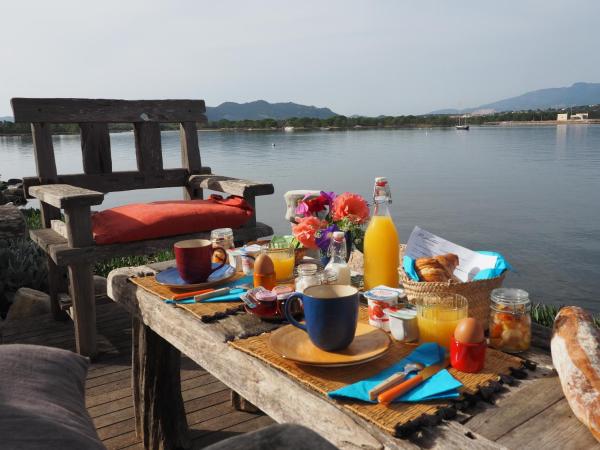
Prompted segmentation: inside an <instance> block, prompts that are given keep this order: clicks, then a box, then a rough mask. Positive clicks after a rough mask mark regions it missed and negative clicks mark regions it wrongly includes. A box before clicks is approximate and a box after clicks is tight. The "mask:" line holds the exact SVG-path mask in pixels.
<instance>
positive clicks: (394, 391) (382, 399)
mask: <svg viewBox="0 0 600 450" xmlns="http://www.w3.org/2000/svg"><path fill="white" fill-rule="evenodd" d="M448 365H449V360H448V359H445V360H444V361H442V362H441V363H439V364H433V365H431V366H429V367H425V368H424V369H423V370H421V371H420V372H419V373H418V374H417V375H415V376H414V377H412V378H410V379H408V380H406V381H403V382H402V383H400V384H399V385H397V386H394V387H393V388H390V389H388V390H387V391H384V392H382V393H381V394H379V396H378V397H377V401H378V402H379V403H383V404H385V405H387V404H389V403H391V402H392V401H394V400H395V399H396V398H398V397H400V396H401V395H404V394H406V393H407V392H408V391H410V390H411V389H414V388H415V387H417V386H418V385H420V384H421V383H422V382H423V381H425V380H427V379H428V378H431V377H432V376H433V375H435V374H436V373H438V372H439V371H441V370H444V369H445V368H446V367H448Z"/></svg>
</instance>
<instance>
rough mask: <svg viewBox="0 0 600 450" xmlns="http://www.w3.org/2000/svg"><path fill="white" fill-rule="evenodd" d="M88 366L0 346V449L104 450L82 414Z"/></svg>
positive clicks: (66, 356)
mask: <svg viewBox="0 0 600 450" xmlns="http://www.w3.org/2000/svg"><path fill="white" fill-rule="evenodd" d="M88 366H89V360H88V359H87V358H84V357H82V356H79V355H77V354H75V353H72V352H69V351H66V350H60V349H57V348H50V347H41V346H37V345H21V344H14V345H12V344H11V345H0V448H3V449H4V448H10V449H83V448H85V449H104V448H105V447H104V445H103V444H102V442H101V441H100V439H99V438H98V434H97V433H96V429H95V427H94V424H93V422H92V419H91V418H90V416H89V414H88V412H87V410H86V408H85V378H86V375H87V369H88Z"/></svg>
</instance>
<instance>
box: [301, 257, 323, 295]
mask: <svg viewBox="0 0 600 450" xmlns="http://www.w3.org/2000/svg"><path fill="white" fill-rule="evenodd" d="M297 270H298V276H297V277H296V292H300V293H302V292H304V289H306V288H308V287H311V286H318V285H320V284H323V279H322V276H321V274H320V273H318V270H319V268H318V266H317V265H316V264H300V265H299V266H298V268H297Z"/></svg>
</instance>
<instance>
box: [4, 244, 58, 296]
mask: <svg viewBox="0 0 600 450" xmlns="http://www.w3.org/2000/svg"><path fill="white" fill-rule="evenodd" d="M20 287H29V288H32V289H37V290H40V291H47V290H48V270H47V266H46V257H45V255H44V252H42V250H41V249H40V248H39V247H38V246H37V245H36V244H35V243H34V242H33V241H31V240H29V239H12V240H10V241H0V292H14V291H16V290H17V289H19V288H20Z"/></svg>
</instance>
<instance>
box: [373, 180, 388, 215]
mask: <svg viewBox="0 0 600 450" xmlns="http://www.w3.org/2000/svg"><path fill="white" fill-rule="evenodd" d="M391 203H392V193H391V192H390V186H389V184H388V183H387V181H379V180H376V182H375V187H374V189H373V216H389V215H390V208H389V205H390V204H391Z"/></svg>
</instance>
